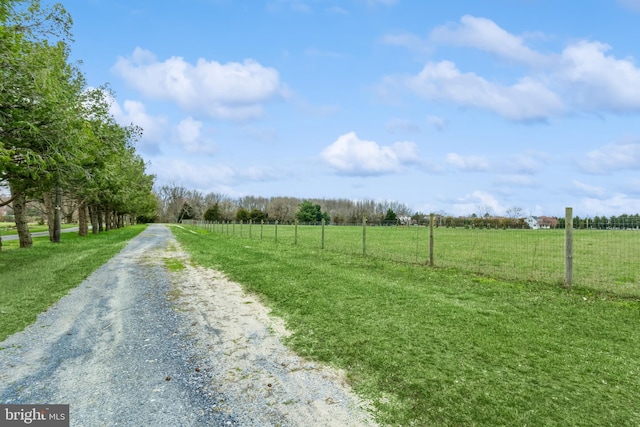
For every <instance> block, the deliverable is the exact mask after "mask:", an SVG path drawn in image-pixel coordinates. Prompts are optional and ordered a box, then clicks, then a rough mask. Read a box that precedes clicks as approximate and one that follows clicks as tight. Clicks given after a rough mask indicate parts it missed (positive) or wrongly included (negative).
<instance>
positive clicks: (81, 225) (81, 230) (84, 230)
mask: <svg viewBox="0 0 640 427" xmlns="http://www.w3.org/2000/svg"><path fill="white" fill-rule="evenodd" d="M88 211H89V208H88V207H87V204H86V203H85V202H83V201H80V202H79V203H78V236H82V237H84V236H86V235H88V234H89V223H88V221H87V216H88V213H89V212H88Z"/></svg>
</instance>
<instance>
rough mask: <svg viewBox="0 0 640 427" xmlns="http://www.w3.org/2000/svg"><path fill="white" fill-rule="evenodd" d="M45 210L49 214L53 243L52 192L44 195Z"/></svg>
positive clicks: (48, 225) (50, 234)
mask: <svg viewBox="0 0 640 427" xmlns="http://www.w3.org/2000/svg"><path fill="white" fill-rule="evenodd" d="M44 208H45V209H46V211H47V212H46V214H47V227H49V241H51V242H53V220H54V219H53V194H51V192H50V191H47V192H45V193H44Z"/></svg>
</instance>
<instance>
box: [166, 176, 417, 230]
mask: <svg viewBox="0 0 640 427" xmlns="http://www.w3.org/2000/svg"><path fill="white" fill-rule="evenodd" d="M155 194H156V198H157V203H158V210H157V217H156V218H153V220H157V221H159V222H180V221H182V220H184V219H195V220H207V221H249V220H251V221H254V222H260V221H266V222H275V221H278V222H279V223H280V224H290V223H293V222H294V221H295V220H296V219H298V221H299V222H304V223H312V222H316V223H320V222H321V221H322V220H324V221H325V223H327V224H329V223H331V224H336V225H342V224H356V223H362V217H363V215H365V216H366V218H367V222H368V223H369V224H379V223H385V221H388V219H389V215H391V217H392V221H396V220H397V218H398V217H404V216H410V215H411V210H410V208H409V207H408V206H407V205H405V204H403V203H398V202H393V201H374V200H348V199H314V198H308V199H301V198H297V197H258V196H245V197H240V198H232V197H229V196H227V195H224V194H220V193H208V194H204V193H202V192H200V191H196V190H189V189H187V188H185V187H183V186H180V185H176V184H170V185H163V186H161V187H159V188H157V189H156V190H155Z"/></svg>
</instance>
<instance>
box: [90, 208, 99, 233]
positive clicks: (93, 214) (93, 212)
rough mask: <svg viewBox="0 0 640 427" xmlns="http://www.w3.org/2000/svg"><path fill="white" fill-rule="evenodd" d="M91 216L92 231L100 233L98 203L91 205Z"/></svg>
mask: <svg viewBox="0 0 640 427" xmlns="http://www.w3.org/2000/svg"><path fill="white" fill-rule="evenodd" d="M89 218H90V219H91V233H93V234H98V233H99V231H98V209H97V208H96V205H90V206H89Z"/></svg>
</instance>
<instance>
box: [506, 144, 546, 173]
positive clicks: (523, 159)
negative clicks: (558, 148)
mask: <svg viewBox="0 0 640 427" xmlns="http://www.w3.org/2000/svg"><path fill="white" fill-rule="evenodd" d="M548 159H549V155H548V154H547V153H543V152H539V151H533V150H528V151H527V152H525V153H523V154H517V155H514V156H512V157H511V158H510V159H509V163H508V164H507V168H509V169H510V170H512V171H515V172H516V173H518V174H528V175H533V174H535V173H537V172H538V171H540V169H542V166H543V163H546V162H547V161H548Z"/></svg>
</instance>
